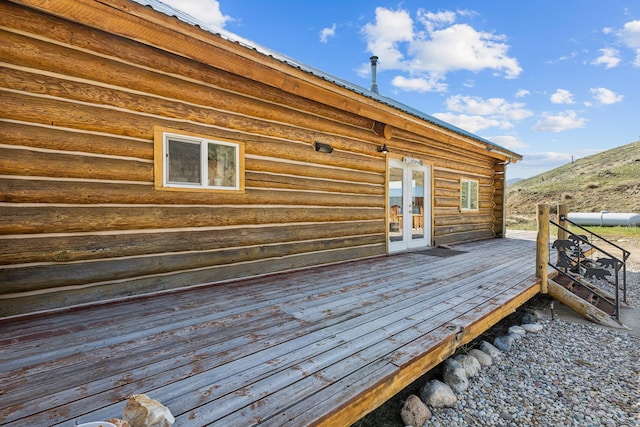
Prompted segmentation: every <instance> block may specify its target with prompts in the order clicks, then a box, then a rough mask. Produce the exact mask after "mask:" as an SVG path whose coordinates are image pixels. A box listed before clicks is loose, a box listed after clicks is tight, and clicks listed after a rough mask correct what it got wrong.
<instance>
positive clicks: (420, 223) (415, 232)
mask: <svg viewBox="0 0 640 427" xmlns="http://www.w3.org/2000/svg"><path fill="white" fill-rule="evenodd" d="M411 211H412V212H411V217H412V218H411V219H412V225H411V238H412V239H422V238H423V237H424V172H422V171H415V170H414V171H411Z"/></svg>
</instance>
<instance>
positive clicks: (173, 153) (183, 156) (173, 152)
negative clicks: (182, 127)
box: [167, 139, 202, 184]
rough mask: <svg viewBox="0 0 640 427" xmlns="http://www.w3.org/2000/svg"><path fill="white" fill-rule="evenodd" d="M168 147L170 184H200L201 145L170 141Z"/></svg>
mask: <svg viewBox="0 0 640 427" xmlns="http://www.w3.org/2000/svg"><path fill="white" fill-rule="evenodd" d="M167 146H168V147H167V148H168V152H169V153H168V157H169V164H168V166H169V173H168V175H169V176H168V181H169V183H192V184H200V182H202V180H201V178H200V176H201V174H200V144H199V143H193V142H184V141H176V140H172V139H169V140H168V142H167Z"/></svg>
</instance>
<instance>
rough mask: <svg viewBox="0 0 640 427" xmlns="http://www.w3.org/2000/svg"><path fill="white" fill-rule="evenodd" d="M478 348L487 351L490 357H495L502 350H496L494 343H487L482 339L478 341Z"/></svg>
mask: <svg viewBox="0 0 640 427" xmlns="http://www.w3.org/2000/svg"><path fill="white" fill-rule="evenodd" d="M480 350H482V351H483V352H485V353H487V354H488V355H489V356H490V357H491V359H496V358H499V357H500V356H502V352H501V351H500V350H498V349H497V348H496V347H495V346H494V345H492V344H491V343H488V342H487V341H482V342H481V343H480Z"/></svg>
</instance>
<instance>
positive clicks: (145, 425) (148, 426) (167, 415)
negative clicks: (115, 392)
mask: <svg viewBox="0 0 640 427" xmlns="http://www.w3.org/2000/svg"><path fill="white" fill-rule="evenodd" d="M122 418H123V419H124V420H125V421H126V422H128V423H129V425H130V426H131V427H171V425H172V424H173V423H174V422H176V420H175V418H174V417H173V415H171V411H169V408H167V407H166V406H164V405H162V404H161V403H160V402H158V401H157V400H154V399H151V398H150V397H149V396H147V395H146V394H134V395H133V396H131V397H130V398H129V399H128V400H127V406H125V408H124V414H123V416H122Z"/></svg>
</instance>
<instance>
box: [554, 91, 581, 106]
mask: <svg viewBox="0 0 640 427" xmlns="http://www.w3.org/2000/svg"><path fill="white" fill-rule="evenodd" d="M550 99H551V102H552V103H554V104H575V103H576V102H575V101H574V100H573V94H572V93H571V92H569V91H568V90H566V89H558V90H556V92H555V93H554V94H553V95H551V98H550Z"/></svg>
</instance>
